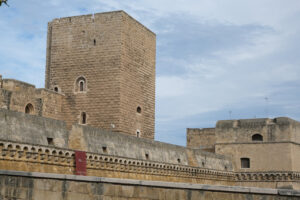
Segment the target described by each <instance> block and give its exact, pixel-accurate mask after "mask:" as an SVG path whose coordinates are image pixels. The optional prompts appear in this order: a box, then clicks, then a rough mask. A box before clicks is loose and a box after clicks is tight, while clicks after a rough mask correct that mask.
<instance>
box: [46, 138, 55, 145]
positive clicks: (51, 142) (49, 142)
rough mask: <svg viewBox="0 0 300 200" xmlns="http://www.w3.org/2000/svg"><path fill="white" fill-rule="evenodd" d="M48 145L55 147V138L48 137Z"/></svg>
mask: <svg viewBox="0 0 300 200" xmlns="http://www.w3.org/2000/svg"><path fill="white" fill-rule="evenodd" d="M47 142H48V145H54V142H53V138H50V137H47Z"/></svg>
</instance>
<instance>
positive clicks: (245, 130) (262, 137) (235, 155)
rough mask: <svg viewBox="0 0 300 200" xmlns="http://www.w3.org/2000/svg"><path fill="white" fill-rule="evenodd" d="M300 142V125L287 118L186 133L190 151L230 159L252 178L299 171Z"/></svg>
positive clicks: (244, 121) (235, 122)
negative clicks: (197, 150) (210, 153)
mask: <svg viewBox="0 0 300 200" xmlns="http://www.w3.org/2000/svg"><path fill="white" fill-rule="evenodd" d="M299 141H300V123H299V122H297V121H295V120H292V119H290V118H287V117H278V118H274V119H268V118H262V119H242V120H221V121H218V122H217V125H216V128H211V129H187V146H188V147H190V148H198V149H202V150H205V151H214V152H215V153H216V154H220V155H227V156H229V157H230V158H231V160H232V164H233V168H234V169H235V171H240V172H248V173H249V174H251V172H253V173H256V172H284V171H290V172H298V171H300V143H299ZM244 160H246V161H247V162H246V165H245V163H243V161H244ZM295 184H296V185H297V184H299V183H295ZM285 187H291V188H292V187H293V186H292V185H291V186H288V185H286V186H285ZM296 187H299V186H296Z"/></svg>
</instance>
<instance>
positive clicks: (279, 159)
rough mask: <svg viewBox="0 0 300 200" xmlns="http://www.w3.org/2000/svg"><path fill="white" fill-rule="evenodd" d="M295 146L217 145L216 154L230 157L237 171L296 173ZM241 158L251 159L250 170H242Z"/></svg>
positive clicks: (272, 144) (278, 144) (268, 144)
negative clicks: (293, 161)
mask: <svg viewBox="0 0 300 200" xmlns="http://www.w3.org/2000/svg"><path fill="white" fill-rule="evenodd" d="M293 146H294V144H292V143H235V144H216V153H217V154H221V155H227V156H230V157H231V158H232V162H233V165H234V169H235V171H244V172H246V171H247V172H255V171H256V172H260V171H261V172H263V171H264V172H267V171H294V169H293V164H292V159H294V158H295V157H293V156H292V148H293ZM297 146H298V145H297ZM241 158H249V159H250V168H241ZM295 160H299V158H295Z"/></svg>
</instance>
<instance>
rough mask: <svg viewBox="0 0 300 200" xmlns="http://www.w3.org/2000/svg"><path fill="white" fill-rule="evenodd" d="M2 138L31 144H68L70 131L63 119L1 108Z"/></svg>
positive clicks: (63, 145)
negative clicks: (58, 119) (51, 140)
mask: <svg viewBox="0 0 300 200" xmlns="http://www.w3.org/2000/svg"><path fill="white" fill-rule="evenodd" d="M0 127H1V128H0V139H1V140H11V141H18V142H24V143H30V144H38V145H49V144H48V141H47V138H52V139H53V145H54V146H58V147H65V148H66V147H67V146H68V132H67V129H66V125H65V123H64V122H62V121H57V120H53V119H47V118H44V117H39V116H35V115H28V114H24V113H20V112H13V111H9V110H6V109H0Z"/></svg>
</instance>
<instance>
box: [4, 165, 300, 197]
mask: <svg viewBox="0 0 300 200" xmlns="http://www.w3.org/2000/svg"><path fill="white" fill-rule="evenodd" d="M5 175H7V176H21V177H29V178H44V179H58V180H68V181H79V182H97V183H112V184H123V185H139V186H148V187H163V188H173V189H190V190H208V191H217V192H233V193H250V194H268V195H279V196H297V197H298V196H299V197H300V190H288V189H271V188H256V187H241V186H223V185H205V184H192V183H174V182H162V181H142V180H131V179H119V178H104V177H95V176H78V175H65V174H52V173H40V172H24V171H8V170H0V176H5Z"/></svg>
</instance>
